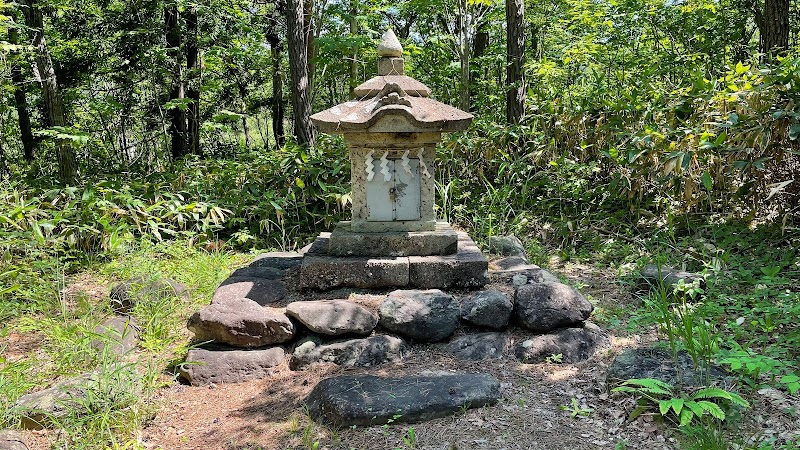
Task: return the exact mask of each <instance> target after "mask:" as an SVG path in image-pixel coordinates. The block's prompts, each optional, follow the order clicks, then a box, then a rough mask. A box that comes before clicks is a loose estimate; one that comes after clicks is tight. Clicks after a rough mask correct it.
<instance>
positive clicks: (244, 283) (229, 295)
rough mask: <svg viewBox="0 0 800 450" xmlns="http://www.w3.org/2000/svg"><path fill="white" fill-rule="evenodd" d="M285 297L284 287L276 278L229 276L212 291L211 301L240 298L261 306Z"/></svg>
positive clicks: (217, 301)
mask: <svg viewBox="0 0 800 450" xmlns="http://www.w3.org/2000/svg"><path fill="white" fill-rule="evenodd" d="M284 297H286V288H285V287H283V283H281V282H280V281H278V280H268V279H265V278H252V277H229V278H228V279H227V280H225V281H223V282H222V284H221V285H220V286H219V287H218V288H217V290H216V291H215V292H214V297H212V298H211V303H223V302H226V301H229V300H238V299H242V298H247V299H250V300H252V301H254V302H256V303H258V304H259V305H261V306H266V305H270V304H272V303H276V302H279V301H281V300H283V298H284Z"/></svg>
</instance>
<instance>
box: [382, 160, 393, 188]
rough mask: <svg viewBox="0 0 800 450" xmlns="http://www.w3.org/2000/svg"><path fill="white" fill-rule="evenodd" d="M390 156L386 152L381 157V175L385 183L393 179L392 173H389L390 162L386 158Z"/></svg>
mask: <svg viewBox="0 0 800 450" xmlns="http://www.w3.org/2000/svg"><path fill="white" fill-rule="evenodd" d="M387 156H389V152H384V154H383V156H381V173H382V174H383V181H386V182H387V183H388V182H389V181H390V180H391V179H392V173H391V172H389V160H388V159H386V157H387Z"/></svg>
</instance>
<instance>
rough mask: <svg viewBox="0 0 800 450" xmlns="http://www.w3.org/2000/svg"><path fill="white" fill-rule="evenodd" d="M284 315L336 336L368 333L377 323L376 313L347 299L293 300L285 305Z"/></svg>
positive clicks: (323, 332) (314, 329)
mask: <svg viewBox="0 0 800 450" xmlns="http://www.w3.org/2000/svg"><path fill="white" fill-rule="evenodd" d="M286 315H288V316H289V317H294V318H295V319H297V320H298V321H300V323H302V324H303V325H305V326H306V327H308V328H309V329H310V330H311V331H313V332H315V333H320V334H327V335H332V336H337V335H340V334H349V333H352V334H362V335H368V334H370V333H371V332H372V330H373V329H375V325H377V324H378V315H377V314H374V313H373V312H371V311H369V310H368V309H367V308H364V307H363V306H361V305H358V304H356V303H353V302H349V301H347V300H319V301H308V302H294V303H290V304H289V305H288V306H287V307H286Z"/></svg>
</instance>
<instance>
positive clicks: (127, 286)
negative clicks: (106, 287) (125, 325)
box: [109, 276, 189, 314]
mask: <svg viewBox="0 0 800 450" xmlns="http://www.w3.org/2000/svg"><path fill="white" fill-rule="evenodd" d="M109 297H111V309H113V310H114V312H116V313H118V314H129V313H130V312H131V310H132V309H133V307H134V306H136V304H138V303H142V302H148V301H152V302H155V301H160V300H164V299H167V298H170V297H183V298H188V297H189V292H188V291H187V289H186V286H184V285H183V284H181V283H178V282H177V281H174V280H170V279H169V278H150V277H144V276H137V277H133V278H131V279H130V280H128V281H123V282H122V283H117V284H115V285H112V286H111V293H110V294H109Z"/></svg>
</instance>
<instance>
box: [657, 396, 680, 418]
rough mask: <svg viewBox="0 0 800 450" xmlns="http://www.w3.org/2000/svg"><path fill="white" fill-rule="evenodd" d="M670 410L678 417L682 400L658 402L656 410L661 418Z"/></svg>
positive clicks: (673, 399) (674, 399)
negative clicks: (659, 412)
mask: <svg viewBox="0 0 800 450" xmlns="http://www.w3.org/2000/svg"><path fill="white" fill-rule="evenodd" d="M670 408H672V410H673V411H675V415H676V416H680V414H681V410H683V399H682V398H671V399H669V400H661V401H660V402H658V409H659V410H660V411H661V415H662V416H665V415H667V413H668V412H669V409H670Z"/></svg>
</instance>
